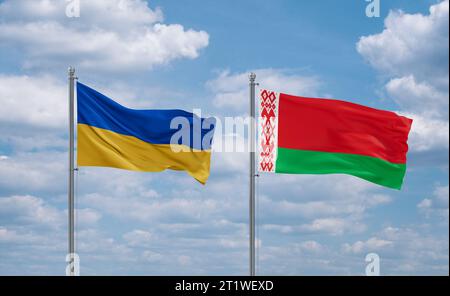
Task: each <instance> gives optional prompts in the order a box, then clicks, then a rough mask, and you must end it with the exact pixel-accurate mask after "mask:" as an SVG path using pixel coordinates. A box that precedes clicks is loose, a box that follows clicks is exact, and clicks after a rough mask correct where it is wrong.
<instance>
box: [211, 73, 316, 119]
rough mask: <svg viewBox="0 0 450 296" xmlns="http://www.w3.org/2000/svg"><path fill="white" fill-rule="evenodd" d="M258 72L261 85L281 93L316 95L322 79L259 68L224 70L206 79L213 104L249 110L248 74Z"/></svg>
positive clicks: (258, 80)
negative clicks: (240, 70)
mask: <svg viewBox="0 0 450 296" xmlns="http://www.w3.org/2000/svg"><path fill="white" fill-rule="evenodd" d="M250 72H254V73H256V74H257V82H258V83H259V84H260V87H261V88H266V89H271V90H275V91H279V92H284V93H289V94H298V95H304V96H316V95H317V91H318V88H319V86H320V81H319V80H318V79H317V78H316V77H308V76H300V75H296V74H292V73H290V72H289V71H286V70H281V69H256V70H253V71H248V72H245V73H230V71H222V72H221V73H219V75H218V77H217V78H215V79H213V80H210V81H208V82H207V84H206V85H207V87H208V88H209V89H210V90H211V91H212V92H213V93H214V100H213V103H214V105H215V106H217V107H220V108H222V107H227V108H231V109H234V110H238V111H244V112H245V111H247V110H246V109H244V108H245V107H246V106H248V75H249V73H250Z"/></svg>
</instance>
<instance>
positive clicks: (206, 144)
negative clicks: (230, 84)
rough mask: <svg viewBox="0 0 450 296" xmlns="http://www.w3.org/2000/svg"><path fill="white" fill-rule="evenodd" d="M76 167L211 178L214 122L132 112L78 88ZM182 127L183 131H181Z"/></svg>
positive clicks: (79, 85) (190, 116) (164, 113)
mask: <svg viewBox="0 0 450 296" xmlns="http://www.w3.org/2000/svg"><path fill="white" fill-rule="evenodd" d="M77 106H78V125H77V131H78V140H77V163H78V166H102V167H114V168H119V169H125V170H132V171H141V172H160V171H163V170H166V169H171V170H185V171H187V173H188V174H189V175H191V176H192V177H194V178H195V179H196V180H198V181H199V182H200V183H202V184H205V183H206V180H207V179H208V177H209V169H210V162H211V142H212V138H213V133H214V125H215V119H214V118H206V119H204V118H199V117H198V116H197V115H195V114H193V113H189V112H186V111H182V110H133V109H129V108H126V107H124V106H122V105H120V104H118V103H116V102H114V101H113V100H111V99H109V98H108V97H106V96H104V95H102V94H101V93H99V92H97V91H95V90H94V89H92V88H89V87H88V86H86V85H84V84H82V83H79V82H78V83H77ZM180 127H181V128H180Z"/></svg>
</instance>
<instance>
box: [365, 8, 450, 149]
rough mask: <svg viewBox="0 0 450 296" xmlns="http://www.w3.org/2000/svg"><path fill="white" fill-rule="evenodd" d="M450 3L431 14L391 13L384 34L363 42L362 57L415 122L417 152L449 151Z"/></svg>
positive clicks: (366, 37) (413, 138) (414, 132)
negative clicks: (376, 70) (384, 81)
mask: <svg viewBox="0 0 450 296" xmlns="http://www.w3.org/2000/svg"><path fill="white" fill-rule="evenodd" d="M448 23H449V1H448V0H444V1H441V2H440V3H438V4H435V5H432V6H431V7H430V13H429V14H428V15H423V14H419V13H418V14H408V13H405V12H403V11H391V12H390V13H389V16H388V17H387V18H386V20H385V29H384V31H383V32H382V33H379V34H374V35H370V36H364V37H361V39H360V40H359V42H358V43H357V50H358V52H359V53H360V54H361V55H362V56H363V57H364V58H365V59H366V60H367V61H368V62H369V63H370V64H371V65H372V66H373V67H374V68H376V69H378V70H379V71H380V73H381V74H383V75H384V76H386V77H387V78H388V79H389V81H388V82H387V84H386V92H387V94H388V95H389V97H390V98H392V99H393V100H394V101H395V102H396V103H397V104H398V105H399V106H400V108H401V109H400V111H401V112H402V113H406V114H408V115H409V116H410V117H412V118H413V119H414V121H415V122H414V124H413V127H412V133H411V140H410V147H411V150H413V151H434V150H439V149H448V147H449V146H448V139H449V138H448V134H449V124H448V115H449V113H448V108H449V74H448V73H449V72H448V71H449V68H448V67H449V37H448V36H449V29H448Z"/></svg>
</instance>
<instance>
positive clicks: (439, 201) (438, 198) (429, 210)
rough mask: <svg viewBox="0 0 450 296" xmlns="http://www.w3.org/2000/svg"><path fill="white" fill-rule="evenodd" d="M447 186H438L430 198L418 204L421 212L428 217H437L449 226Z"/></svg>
mask: <svg viewBox="0 0 450 296" xmlns="http://www.w3.org/2000/svg"><path fill="white" fill-rule="evenodd" d="M448 188H449V187H448V185H446V186H436V187H435V189H434V191H433V194H432V196H431V197H430V198H425V199H423V200H422V201H421V202H420V203H418V204H417V208H418V209H419V211H420V212H422V213H423V214H425V215H426V216H427V217H431V216H437V217H439V218H441V219H443V220H444V222H445V223H447V225H448V218H449V207H448V205H449V189H448Z"/></svg>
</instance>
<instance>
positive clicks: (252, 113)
mask: <svg viewBox="0 0 450 296" xmlns="http://www.w3.org/2000/svg"><path fill="white" fill-rule="evenodd" d="M249 80H250V137H249V141H250V203H249V206H250V223H249V225H250V276H255V265H256V262H255V249H256V248H255V243H256V241H255V181H256V180H255V178H256V173H255V162H256V161H255V135H256V127H255V124H256V119H255V87H256V83H255V80H256V74H255V73H250V75H249Z"/></svg>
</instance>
